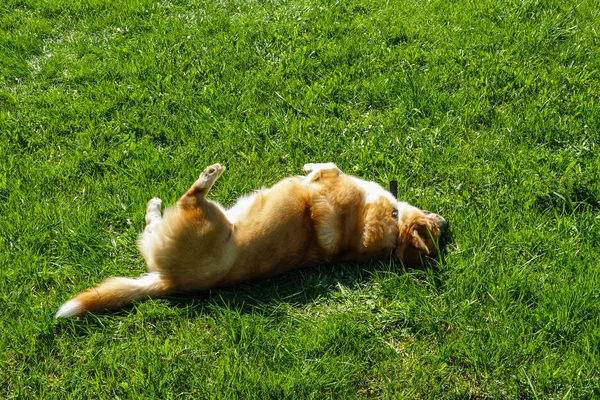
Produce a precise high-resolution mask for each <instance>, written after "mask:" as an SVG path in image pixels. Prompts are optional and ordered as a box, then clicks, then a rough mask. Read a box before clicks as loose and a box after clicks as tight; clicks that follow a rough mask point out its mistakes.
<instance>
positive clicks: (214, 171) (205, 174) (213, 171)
mask: <svg viewBox="0 0 600 400" xmlns="http://www.w3.org/2000/svg"><path fill="white" fill-rule="evenodd" d="M223 172H225V167H224V166H223V165H221V164H213V165H211V166H209V167H206V168H204V171H202V173H201V174H200V177H198V185H199V186H200V187H201V188H205V187H210V186H212V184H213V183H215V181H216V180H217V179H219V177H220V176H221V174H223Z"/></svg>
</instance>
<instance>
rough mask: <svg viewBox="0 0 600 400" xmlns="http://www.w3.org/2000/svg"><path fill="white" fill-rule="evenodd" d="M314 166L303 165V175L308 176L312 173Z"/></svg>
mask: <svg viewBox="0 0 600 400" xmlns="http://www.w3.org/2000/svg"><path fill="white" fill-rule="evenodd" d="M316 165H317V164H313V163H309V164H304V167H302V171H304V174H306V175H308V174H310V173H311V172H313V171H314V169H315V166H316Z"/></svg>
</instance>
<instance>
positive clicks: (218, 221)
mask: <svg viewBox="0 0 600 400" xmlns="http://www.w3.org/2000/svg"><path fill="white" fill-rule="evenodd" d="M224 171H225V167H224V166H222V165H220V164H214V165H211V166H209V167H207V168H206V169H204V171H203V172H202V173H201V174H200V177H199V178H198V179H197V180H196V182H194V184H193V185H192V187H191V188H190V189H189V190H188V191H187V192H186V193H185V194H184V195H183V196H182V197H181V198H180V199H179V201H178V202H177V203H176V204H175V205H174V206H172V207H169V208H166V209H165V211H164V213H161V204H162V202H161V200H160V199H158V198H154V199H152V200H150V201H149V202H148V205H147V209H146V228H145V229H144V231H143V232H142V233H141V235H140V236H139V239H138V248H139V250H140V252H141V253H142V256H143V257H144V259H145V261H146V264H147V267H148V273H146V274H144V275H142V276H140V277H138V278H124V277H112V278H108V279H106V280H105V281H103V282H102V283H100V284H99V285H98V286H96V287H95V288H92V289H89V290H87V291H85V292H83V293H81V294H79V295H77V296H76V297H75V298H73V299H72V300H69V301H67V302H66V303H64V304H63V305H62V306H61V307H60V308H59V310H58V312H57V313H56V318H67V317H73V316H81V315H84V314H86V313H88V312H99V311H103V310H107V309H114V308H118V307H122V306H124V305H127V304H129V303H131V302H133V301H136V300H142V299H145V298H148V297H161V296H166V295H168V294H170V293H172V292H175V291H179V292H195V291H201V290H204V289H208V288H213V287H219V286H228V285H234V284H237V283H240V282H243V281H248V280H253V279H259V278H264V277H270V276H273V275H277V274H281V273H283V272H286V271H289V270H291V269H295V268H300V267H305V266H310V265H315V264H321V263H334V262H341V261H372V260H382V259H387V258H390V257H394V258H395V259H397V260H398V261H401V262H404V263H405V264H409V265H415V264H419V263H420V260H422V259H423V258H433V259H435V258H436V257H437V256H438V243H439V239H440V236H441V235H442V234H443V233H444V231H445V230H446V229H447V227H448V222H447V221H446V220H445V219H444V218H442V217H441V216H439V215H437V214H434V213H430V212H428V211H423V210H420V209H418V208H416V207H413V206H411V205H409V204H407V203H404V202H399V201H397V200H396V198H395V196H393V195H392V194H391V193H390V192H388V191H387V190H385V189H384V188H382V187H381V186H379V185H378V184H376V183H374V182H368V181H364V180H362V179H359V178H357V177H354V176H350V175H346V174H344V173H343V172H342V171H340V169H339V168H338V167H337V166H336V165H335V164H333V163H324V164H306V165H305V166H304V172H305V176H294V177H291V178H287V179H284V180H282V181H280V182H279V183H277V184H275V185H274V186H272V187H270V188H267V189H262V190H259V191H257V192H255V193H252V194H250V195H248V196H245V197H242V198H240V199H239V200H238V201H237V203H236V204H235V205H234V206H233V207H231V208H229V209H224V208H223V207H222V206H221V205H219V204H218V203H216V202H214V201H211V200H208V199H207V198H206V195H207V194H208V192H209V191H210V189H211V187H212V186H213V184H214V183H215V181H216V180H217V179H218V178H219V177H220V176H221V174H222V173H223V172H224Z"/></svg>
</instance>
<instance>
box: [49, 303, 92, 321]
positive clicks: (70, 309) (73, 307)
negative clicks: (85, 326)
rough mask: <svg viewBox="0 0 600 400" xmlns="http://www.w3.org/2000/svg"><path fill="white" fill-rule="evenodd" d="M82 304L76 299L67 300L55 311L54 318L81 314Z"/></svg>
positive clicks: (82, 310)
mask: <svg viewBox="0 0 600 400" xmlns="http://www.w3.org/2000/svg"><path fill="white" fill-rule="evenodd" d="M84 311H85V310H84V308H83V306H82V304H81V303H80V302H79V301H77V300H69V301H67V302H66V303H65V304H63V305H62V306H60V308H59V309H58V311H57V312H56V315H55V316H54V318H69V317H75V316H77V315H81V314H82V313H83V312H84Z"/></svg>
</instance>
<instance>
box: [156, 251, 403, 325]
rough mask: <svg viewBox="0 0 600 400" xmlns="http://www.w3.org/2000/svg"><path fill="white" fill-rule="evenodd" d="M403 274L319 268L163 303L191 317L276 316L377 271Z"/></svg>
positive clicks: (396, 267) (371, 266)
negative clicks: (224, 313)
mask: <svg viewBox="0 0 600 400" xmlns="http://www.w3.org/2000/svg"><path fill="white" fill-rule="evenodd" d="M383 270H386V271H389V270H393V271H394V272H396V273H402V271H403V270H404V267H403V265H402V264H399V263H398V264H387V263H386V264H384V263H375V262H374V263H367V264H365V263H345V264H333V265H319V266H315V267H310V268H305V269H300V270H294V271H290V272H288V273H285V274H283V275H279V276H276V277H272V278H267V279H263V280H257V281H252V282H248V283H244V284H240V285H236V286H231V287H223V288H217V289H212V290H209V291H205V292H199V293H191V294H187V293H177V294H175V295H173V296H170V297H168V298H166V299H164V301H166V303H167V304H168V305H169V306H171V307H179V308H185V309H186V311H187V312H188V313H190V315H191V316H197V315H199V314H203V315H204V314H213V313H215V312H216V310H218V309H229V310H235V311H236V312H238V313H243V314H245V313H254V314H256V313H258V314H262V315H268V316H274V315H276V314H277V313H278V310H280V309H281V308H280V307H277V306H278V305H280V304H282V303H283V304H288V305H291V306H293V307H302V306H305V305H308V304H312V303H314V302H317V301H319V300H322V299H327V298H329V297H330V295H331V294H332V293H333V292H337V291H339V290H340V287H343V288H346V289H349V290H353V289H355V288H357V287H358V286H359V285H361V284H364V283H366V282H368V281H369V280H370V279H372V276H373V274H374V273H375V272H376V271H383Z"/></svg>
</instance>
